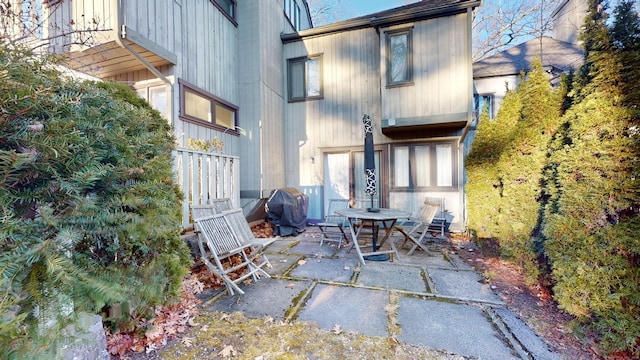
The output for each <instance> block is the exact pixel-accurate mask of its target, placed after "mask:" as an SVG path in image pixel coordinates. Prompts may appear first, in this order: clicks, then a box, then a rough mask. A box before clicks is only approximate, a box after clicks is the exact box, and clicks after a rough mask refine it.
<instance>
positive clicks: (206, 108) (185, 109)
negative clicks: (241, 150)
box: [178, 79, 238, 134]
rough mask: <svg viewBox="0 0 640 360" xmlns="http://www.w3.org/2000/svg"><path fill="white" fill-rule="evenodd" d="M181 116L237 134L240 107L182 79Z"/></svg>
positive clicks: (187, 119) (180, 81)
mask: <svg viewBox="0 0 640 360" xmlns="http://www.w3.org/2000/svg"><path fill="white" fill-rule="evenodd" d="M178 83H179V84H180V118H181V119H182V120H185V121H190V122H194V123H197V124H201V125H205V126H209V127H212V128H215V129H218V130H224V131H226V130H229V129H230V130H232V131H230V132H229V133H232V134H237V131H236V128H237V126H238V107H237V106H236V105H234V104H231V103H229V102H227V101H225V100H223V99H220V98H219V97H217V96H215V95H213V94H210V93H208V92H206V91H205V90H202V89H199V88H197V87H195V86H194V85H191V84H189V83H188V82H186V81H184V80H182V79H180V80H178Z"/></svg>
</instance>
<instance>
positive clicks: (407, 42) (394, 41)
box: [387, 29, 413, 86]
mask: <svg viewBox="0 0 640 360" xmlns="http://www.w3.org/2000/svg"><path fill="white" fill-rule="evenodd" d="M412 67H413V64H412V61H411V29H409V30H402V31H394V32H388V33H387V86H396V85H410V84H412V80H413V78H412Z"/></svg>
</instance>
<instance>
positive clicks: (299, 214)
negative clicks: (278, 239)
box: [265, 188, 309, 236]
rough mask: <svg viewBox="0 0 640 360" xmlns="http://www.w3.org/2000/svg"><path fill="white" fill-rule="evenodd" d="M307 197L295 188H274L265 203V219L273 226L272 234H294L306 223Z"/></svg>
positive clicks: (301, 229)
mask: <svg viewBox="0 0 640 360" xmlns="http://www.w3.org/2000/svg"><path fill="white" fill-rule="evenodd" d="M308 208H309V197H308V196H307V195H305V194H303V193H302V192H300V191H299V190H298V189H296V188H282V189H276V190H273V191H272V192H271V194H270V195H269V200H267V203H266V204H265V211H266V212H267V221H269V223H270V224H271V225H272V226H273V233H274V235H280V236H288V235H293V236H296V235H298V233H301V232H303V231H304V229H305V226H306V224H307V209H308Z"/></svg>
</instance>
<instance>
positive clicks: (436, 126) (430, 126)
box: [381, 112, 469, 136]
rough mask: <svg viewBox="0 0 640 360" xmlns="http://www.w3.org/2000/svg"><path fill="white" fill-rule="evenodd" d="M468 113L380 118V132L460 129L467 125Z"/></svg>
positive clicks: (389, 133) (395, 132)
mask: <svg viewBox="0 0 640 360" xmlns="http://www.w3.org/2000/svg"><path fill="white" fill-rule="evenodd" d="M468 118H469V114H468V113H466V112H462V113H454V114H444V115H431V116H418V117H407V118H396V119H382V123H381V127H382V133H383V134H385V135H387V136H389V135H393V134H398V133H406V132H416V131H422V130H448V131H455V130H460V129H462V128H464V127H465V126H467V120H468Z"/></svg>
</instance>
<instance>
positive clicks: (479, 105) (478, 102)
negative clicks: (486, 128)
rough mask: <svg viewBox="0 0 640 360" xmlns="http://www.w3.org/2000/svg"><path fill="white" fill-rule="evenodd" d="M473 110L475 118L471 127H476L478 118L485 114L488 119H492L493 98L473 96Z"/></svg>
mask: <svg viewBox="0 0 640 360" xmlns="http://www.w3.org/2000/svg"><path fill="white" fill-rule="evenodd" d="M473 110H474V112H475V117H474V119H473V122H472V124H471V126H475V125H478V121H480V116H481V115H482V114H483V113H484V112H486V113H487V117H488V118H489V119H493V118H494V116H495V114H494V97H493V94H474V95H473Z"/></svg>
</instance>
